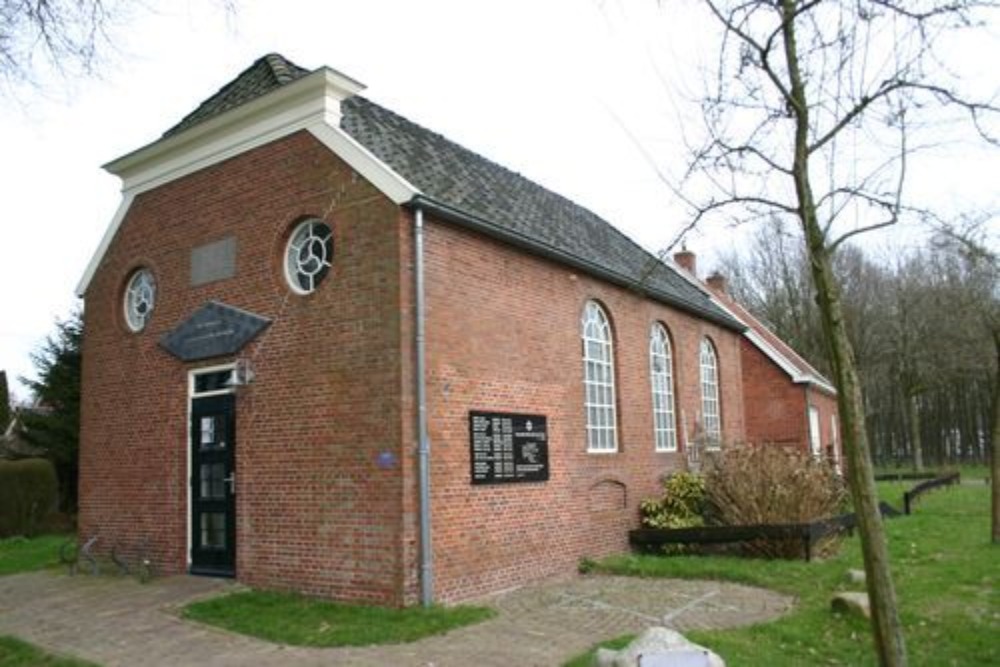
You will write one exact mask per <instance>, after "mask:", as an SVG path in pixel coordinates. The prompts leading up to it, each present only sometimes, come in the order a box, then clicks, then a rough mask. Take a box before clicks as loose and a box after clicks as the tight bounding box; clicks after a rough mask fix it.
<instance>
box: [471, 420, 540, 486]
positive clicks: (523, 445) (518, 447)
mask: <svg viewBox="0 0 1000 667" xmlns="http://www.w3.org/2000/svg"><path fill="white" fill-rule="evenodd" d="M469 450H470V454H471V464H472V483H473V484H509V483H513V482H544V481H546V480H548V478H549V435H548V428H547V425H546V423H545V417H543V416H541V415H519V414H510V413H505V412H476V411H470V412H469Z"/></svg>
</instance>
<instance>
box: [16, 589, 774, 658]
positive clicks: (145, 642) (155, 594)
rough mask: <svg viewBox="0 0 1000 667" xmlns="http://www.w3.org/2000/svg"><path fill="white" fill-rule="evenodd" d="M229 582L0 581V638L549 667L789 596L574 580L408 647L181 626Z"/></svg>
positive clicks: (77, 648) (770, 612)
mask: <svg viewBox="0 0 1000 667" xmlns="http://www.w3.org/2000/svg"><path fill="white" fill-rule="evenodd" d="M238 587H239V585H238V584H234V583H233V582H231V581H227V580H220V579H210V578H204V577H187V576H182V577H169V578H162V579H155V580H153V581H152V582H150V583H147V584H140V583H138V582H137V581H135V580H134V579H130V578H126V577H115V576H96V577H95V576H82V575H78V576H75V577H70V576H68V575H65V574H58V573H55V572H34V573H28V574H18V575H12V576H7V577H0V634H10V635H15V636H18V637H20V638H22V639H24V640H26V641H30V642H32V643H35V644H38V645H39V646H42V647H44V648H46V649H48V650H50V651H55V652H58V653H68V654H72V655H76V656H78V657H81V658H86V659H88V660H92V661H95V662H98V663H100V664H102V665H105V666H106V667H114V666H116V665H129V666H131V665H139V664H142V665H162V666H172V665H194V664H197V665H218V666H221V667H226V666H230V665H232V666H234V667H235V666H237V665H240V666H242V665H261V666H269V665H275V666H277V665H281V666H285V665H359V666H371V667H375V666H379V667H382V666H383V665H394V666H396V665H399V666H403V667H405V666H410V665H412V666H430V665H433V666H434V667H449V666H452V665H454V666H466V665H476V666H477V667H492V666H494V665H495V666H497V667H508V666H509V665H520V666H524V667H529V666H532V665H539V666H544V665H559V664H562V662H564V661H565V660H567V659H568V658H570V657H572V656H574V655H576V654H578V653H580V652H582V651H585V650H586V649H587V648H589V647H590V646H592V645H593V644H595V643H597V642H599V641H603V640H605V639H610V638H612V637H616V636H619V635H622V634H626V633H639V632H641V631H642V630H644V629H645V628H647V627H650V626H653V625H664V626H667V627H670V628H673V629H676V630H678V631H681V632H686V631H689V630H694V629H710V628H723V627H734V626H740V625H749V624H753V623H759V622H762V621H766V620H769V619H771V618H774V617H776V616H779V615H781V614H784V613H785V612H787V611H788V610H789V609H790V608H791V607H792V604H793V601H792V599H791V598H789V597H787V596H784V595H780V594H778V593H774V592H771V591H766V590H762V589H759V588H752V587H749V586H741V585H737V584H728V583H721V582H714V581H687V580H678V579H638V578H631V577H610V576H598V575H590V576H575V577H568V578H563V579H557V580H552V581H549V582H546V583H543V584H539V585H534V586H530V587H525V588H521V589H518V590H515V591H510V592H507V593H503V594H500V595H496V596H491V597H488V598H483V599H481V600H477V601H475V603H476V604H484V605H489V606H492V607H494V608H495V609H497V611H498V612H499V613H498V615H497V617H496V618H494V619H491V620H489V621H486V622H484V623H480V624H477V625H473V626H470V627H465V628H460V629H457V630H453V631H452V632H449V633H447V634H445V635H439V636H436V637H429V638H427V639H424V640H421V641H418V642H413V643H410V644H399V645H392V646H371V647H361V648H337V649H310V648H300V647H290V646H281V645H278V644H272V643H270V642H266V641H262V640H258V639H254V638H252V637H244V636H242V635H238V634H235V633H231V632H227V631H225V630H220V629H217V628H212V627H209V626H205V625H201V624H198V623H193V622H189V621H185V620H183V619H181V618H180V617H179V615H178V612H179V610H180V609H181V608H182V607H183V606H184V605H186V604H187V603H189V602H191V601H193V600H195V599H199V598H204V597H207V596H213V595H218V594H221V593H225V592H228V591H232V590H236V589H237V588H238Z"/></svg>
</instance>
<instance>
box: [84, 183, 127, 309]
mask: <svg viewBox="0 0 1000 667" xmlns="http://www.w3.org/2000/svg"><path fill="white" fill-rule="evenodd" d="M133 199H135V197H134V196H133V195H132V193H129V192H126V193H125V194H124V195H123V196H122V200H121V203H119V204H118V210H117V211H115V215H114V217H113V218H111V224H109V225H108V228H107V229H106V230H105V231H104V236H103V237H101V242H100V243H99V244H98V246H97V251H96V252H94V256H93V257H91V258H90V263H89V264H87V268H86V269H84V271H83V276H82V277H81V278H80V282H78V283H77V284H76V295H77V296H78V297H80V298H81V299H82V298H83V295H84V294H85V293H86V292H87V287H88V286H89V285H90V281H91V279H93V277H94V272H95V271H97V266H98V264H100V263H101V260H102V259H103V258H104V253H106V252H107V251H108V246H110V245H111V240H112V239H114V238H115V234H117V233H118V228H119V227H121V224H122V220H124V219H125V214H126V213H128V209H129V207H130V206H131V205H132V200H133Z"/></svg>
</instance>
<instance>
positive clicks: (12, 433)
mask: <svg viewBox="0 0 1000 667" xmlns="http://www.w3.org/2000/svg"><path fill="white" fill-rule="evenodd" d="M18 412H19V411H15V412H14V415H13V417H12V418H11V420H10V423H9V424H7V428H6V429H5V430H4V432H3V433H0V459H8V460H17V459H28V458H33V457H36V456H43V455H44V452H43V451H42V450H40V449H39V448H38V447H35V446H34V445H31V444H29V443H28V442H26V441H25V440H24V438H23V437H21V434H20V426H21V421H20V419H19V418H18Z"/></svg>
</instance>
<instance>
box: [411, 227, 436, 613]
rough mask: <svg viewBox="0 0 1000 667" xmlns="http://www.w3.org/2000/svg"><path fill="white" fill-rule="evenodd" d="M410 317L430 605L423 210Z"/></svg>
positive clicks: (423, 578) (425, 589) (416, 230)
mask: <svg viewBox="0 0 1000 667" xmlns="http://www.w3.org/2000/svg"><path fill="white" fill-rule="evenodd" d="M413 220H414V223H413V254H414V260H413V272H414V291H415V292H416V294H415V295H414V311H415V313H414V317H415V320H416V321H415V323H414V324H415V335H414V343H415V347H416V382H417V387H416V389H417V468H418V484H419V488H420V502H419V510H418V511H419V523H420V604H422V605H423V606H424V607H429V606H431V605H432V604H434V549H433V545H432V544H431V469H430V456H431V442H430V437H429V436H428V432H427V370H426V367H427V360H426V356H425V351H424V348H425V345H424V323H425V321H426V318H425V314H424V211H423V209H421V208H419V207H417V208H416V211H415V212H414V216H413Z"/></svg>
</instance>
